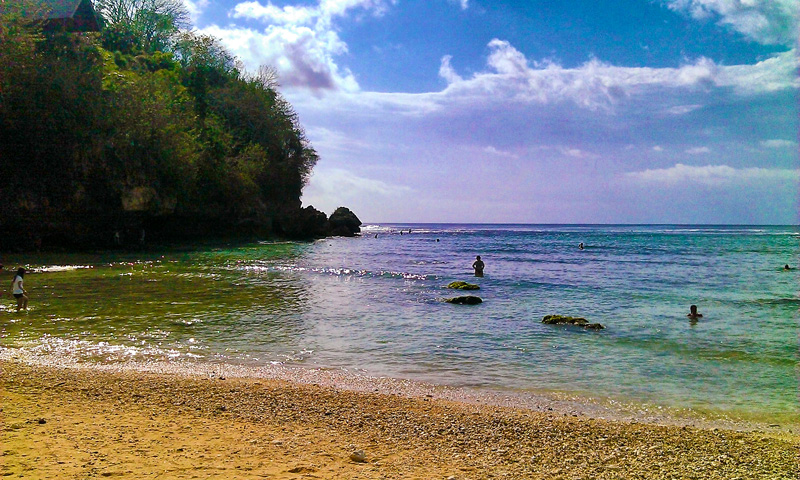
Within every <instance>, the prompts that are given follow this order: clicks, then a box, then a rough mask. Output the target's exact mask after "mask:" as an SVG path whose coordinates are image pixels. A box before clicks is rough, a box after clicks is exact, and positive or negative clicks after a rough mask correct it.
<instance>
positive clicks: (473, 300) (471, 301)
mask: <svg viewBox="0 0 800 480" xmlns="http://www.w3.org/2000/svg"><path fill="white" fill-rule="evenodd" d="M446 301H447V303H456V304H458V305H477V304H479V303H483V300H481V297H475V296H473V295H467V296H464V297H455V298H448V299H447V300H446Z"/></svg>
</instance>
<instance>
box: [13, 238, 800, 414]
mask: <svg viewBox="0 0 800 480" xmlns="http://www.w3.org/2000/svg"><path fill="white" fill-rule="evenodd" d="M409 230H410V232H411V233H409ZM401 232H402V233H403V234H401ZM376 235H377V237H376ZM799 239H800V234H798V228H797V227H749V226H746V227H737V226H725V227H719V226H663V225H659V226H558V225H553V226H547V225H413V224H412V225H367V226H365V227H364V233H363V235H362V236H361V237H357V238H349V239H348V238H333V239H327V240H322V241H318V242H314V243H256V244H249V245H241V246H236V247H223V248H210V247H198V248H197V249H195V250H193V251H173V250H163V251H157V252H148V253H139V254H137V253H121V252H120V253H106V254H102V255H100V254H98V255H88V254H70V255H65V254H37V255H26V256H8V255H5V256H4V257H3V259H2V261H3V263H5V265H6V267H7V268H15V267H16V266H18V265H25V266H28V267H30V268H31V269H32V273H30V274H29V275H27V276H26V278H25V281H26V286H27V288H28V290H29V291H30V294H31V309H30V311H29V312H27V313H20V314H16V313H14V308H13V305H12V301H11V299H10V298H8V297H6V298H5V299H4V300H3V303H2V305H1V306H0V309H1V311H0V321H2V326H3V330H2V344H3V346H4V347H7V348H14V349H23V350H25V351H26V352H29V353H32V354H45V353H46V354H54V355H59V356H70V357H77V358H79V359H81V360H85V361H92V362H119V361H127V360H150V359H159V360H168V361H175V362H183V361H197V362H225V363H237V364H242V363H243V364H255V365H262V364H269V363H275V362H280V363H284V364H289V365H299V366H306V367H326V368H334V369H347V370H356V371H358V372H362V373H366V374H368V375H374V376H391V377H395V378H404V379H411V380H417V381H426V382H433V383H436V384H443V385H451V386H465V387H473V388H481V389H490V390H496V391H500V392H503V391H507V392H510V391H513V392H520V391H522V392H526V391H529V392H545V393H546V392H558V393H566V394H570V395H578V396H587V397H588V396H591V397H600V398H606V399H611V400H615V401H621V402H636V403H643V404H645V403H646V404H651V405H658V406H664V407H667V408H672V409H692V410H694V411H698V412H711V413H715V414H716V413H722V414H725V415H729V416H732V417H734V418H741V419H745V420H757V421H765V422H776V423H778V422H781V423H787V422H788V423H797V413H798V407H797V405H798V398H797V394H798V377H797V361H798V332H800V329H798V323H797V320H798V307H800V295H799V294H798V279H800V277H799V275H800V273H798V272H800V270H797V269H795V270H791V271H783V269H782V267H783V265H784V264H791V265H793V266H797V264H798V258H797V253H798V251H800V250H798V240H799ZM580 242H583V243H584V244H585V245H586V248H585V249H584V250H580V249H578V244H579V243H580ZM475 255H481V256H482V258H483V260H484V261H485V262H486V276H485V277H483V278H475V277H473V276H472V269H471V264H472V262H473V260H474V258H475ZM454 280H466V281H470V282H473V283H478V284H479V285H480V286H481V290H479V291H477V292H473V293H474V294H477V295H479V296H480V297H481V298H483V300H484V303H482V304H480V305H477V306H465V305H452V304H448V303H444V302H443V301H442V300H443V299H444V298H447V297H452V296H456V295H459V293H458V292H456V291H452V290H447V289H445V288H443V286H444V285H446V284H448V283H449V282H451V281H454ZM2 281H3V282H5V284H8V283H10V281H11V275H10V274H8V275H6V277H4V278H3V279H2ZM6 288H7V286H6ZM690 304H697V305H698V307H699V310H700V312H701V313H703V314H704V317H703V318H702V319H700V320H699V321H697V322H691V321H689V319H687V318H686V313H687V312H688V310H689V305H690ZM548 314H565V315H573V316H583V317H586V318H587V319H589V320H590V321H591V322H599V323H602V324H603V325H605V326H606V329H605V330H602V331H584V330H582V329H579V328H569V327H559V326H550V325H543V324H542V323H541V319H542V317H543V316H544V315H548Z"/></svg>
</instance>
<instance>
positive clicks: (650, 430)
mask: <svg viewBox="0 0 800 480" xmlns="http://www.w3.org/2000/svg"><path fill="white" fill-rule="evenodd" d="M0 367H1V368H2V377H1V382H0V383H2V426H3V433H2V465H1V466H0V473H2V475H4V476H7V477H8V478H36V479H50V478H52V479H73V478H74V479H85V478H107V477H111V478H130V479H138V478H160V479H172V478H175V479H178V478H199V479H216V478H219V479H223V478H224V479H251V478H252V479H255V478H273V479H301V478H341V479H390V478H397V479H400V478H402V479H412V478H416V479H482V478H520V479H522V478H524V479H539V478H541V479H604V478H609V479H612V478H613V479H636V478H659V479H661V478H664V479H670V478H675V479H692V478H696V479H716V478H718V479H737V478H738V479H751V478H752V479H797V478H800V467H798V464H800V461H799V460H800V458H799V457H798V454H799V452H800V436H798V435H796V434H789V433H786V432H782V433H770V432H737V431H732V430H720V429H699V428H692V427H681V426H658V425H652V424H643V423H631V422H624V421H608V420H600V419H593V418H588V417H585V416H572V415H569V414H567V415H564V414H563V413H557V414H556V413H543V412H536V411H532V410H529V409H514V408H506V407H497V406H494V407H489V406H480V405H475V404H468V403H462V402H453V401H447V400H442V399H434V398H427V397H426V396H423V397H421V398H409V397H406V396H401V395H394V394H386V393H367V392H363V391H361V392H358V391H343V390H340V389H336V388H334V387H331V386H315V385H307V384H300V383H295V382H286V381H281V380H269V379H262V378H240V377H227V378H226V377H219V376H217V377H209V376H208V375H195V376H187V375H185V374H184V375H181V374H176V373H170V374H164V373H148V372H141V371H138V372H134V371H125V370H121V371H103V370H100V369H96V368H95V369H86V368H63V367H48V366H41V365H39V366H33V365H30V364H26V363H24V362H16V361H7V360H5V361H2V362H0ZM361 453H363V457H362V456H361Z"/></svg>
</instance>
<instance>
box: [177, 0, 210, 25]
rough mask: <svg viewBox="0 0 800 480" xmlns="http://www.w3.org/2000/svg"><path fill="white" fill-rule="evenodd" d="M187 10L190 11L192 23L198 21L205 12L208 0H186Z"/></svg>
mask: <svg viewBox="0 0 800 480" xmlns="http://www.w3.org/2000/svg"><path fill="white" fill-rule="evenodd" d="M183 3H184V5H185V6H186V10H188V11H189V17H191V19H192V23H197V19H198V18H200V15H202V14H203V12H204V11H205V8H206V7H207V6H208V0H184V2H183Z"/></svg>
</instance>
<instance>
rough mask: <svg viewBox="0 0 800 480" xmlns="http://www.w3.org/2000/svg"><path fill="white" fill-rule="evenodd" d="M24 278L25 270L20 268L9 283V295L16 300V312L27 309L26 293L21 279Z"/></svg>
mask: <svg viewBox="0 0 800 480" xmlns="http://www.w3.org/2000/svg"><path fill="white" fill-rule="evenodd" d="M23 277H25V269H24V268H20V269H19V270H17V274H16V275H15V276H14V280H13V281H12V282H11V294H12V295H14V298H16V299H17V311H18V312H19V311H20V310H22V309H25V310H27V309H28V291H27V290H25V287H24V286H23V284H22V279H23Z"/></svg>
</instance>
